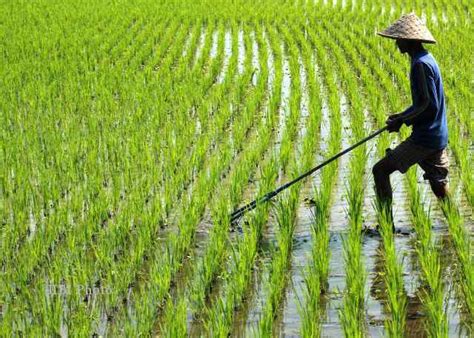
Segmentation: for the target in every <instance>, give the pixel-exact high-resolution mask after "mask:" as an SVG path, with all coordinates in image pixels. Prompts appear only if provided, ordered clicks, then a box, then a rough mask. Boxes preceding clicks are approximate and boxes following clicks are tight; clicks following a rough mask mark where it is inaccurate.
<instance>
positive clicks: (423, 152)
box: [386, 138, 449, 184]
mask: <svg viewBox="0 0 474 338" xmlns="http://www.w3.org/2000/svg"><path fill="white" fill-rule="evenodd" d="M386 158H387V159H388V160H389V161H390V162H391V163H392V164H393V165H394V167H395V168H397V169H398V171H400V172H401V173H406V171H407V170H408V168H410V167H411V166H412V165H414V164H415V163H418V165H419V166H420V167H421V168H422V169H423V171H424V172H425V174H424V175H423V178H424V179H425V180H429V181H431V182H433V183H438V184H439V183H441V184H447V183H448V178H447V177H448V170H449V159H448V154H447V152H446V148H444V149H441V150H433V149H430V148H425V147H423V146H420V145H418V144H415V143H413V141H412V140H411V139H410V138H408V139H406V140H405V141H403V142H402V143H400V144H399V145H398V146H397V147H395V149H387V153H386Z"/></svg>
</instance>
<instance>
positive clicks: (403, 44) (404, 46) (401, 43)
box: [395, 39, 408, 54]
mask: <svg viewBox="0 0 474 338" xmlns="http://www.w3.org/2000/svg"><path fill="white" fill-rule="evenodd" d="M395 43H396V44H397V47H398V50H399V51H400V53H402V54H403V53H406V52H408V41H406V40H404V39H397V40H396V42H395Z"/></svg>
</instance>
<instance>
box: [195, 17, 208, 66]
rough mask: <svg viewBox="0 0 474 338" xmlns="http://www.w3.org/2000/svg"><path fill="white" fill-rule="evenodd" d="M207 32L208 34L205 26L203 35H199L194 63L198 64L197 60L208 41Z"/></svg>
mask: <svg viewBox="0 0 474 338" xmlns="http://www.w3.org/2000/svg"><path fill="white" fill-rule="evenodd" d="M206 34H207V28H206V27H205V26H203V27H202V31H201V35H200V36H199V42H198V46H197V49H196V54H195V55H194V65H196V63H197V61H198V60H199V58H200V57H201V53H202V49H203V47H204V42H205V41H206Z"/></svg>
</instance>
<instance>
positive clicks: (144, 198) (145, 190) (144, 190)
mask: <svg viewBox="0 0 474 338" xmlns="http://www.w3.org/2000/svg"><path fill="white" fill-rule="evenodd" d="M144 191H146V190H144ZM143 199H145V198H143Z"/></svg>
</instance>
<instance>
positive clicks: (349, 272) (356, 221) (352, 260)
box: [328, 39, 366, 337]
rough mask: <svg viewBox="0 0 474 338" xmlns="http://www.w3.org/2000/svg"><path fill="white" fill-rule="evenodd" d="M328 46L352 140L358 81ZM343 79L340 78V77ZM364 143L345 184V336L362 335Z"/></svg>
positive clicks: (360, 124)
mask: <svg viewBox="0 0 474 338" xmlns="http://www.w3.org/2000/svg"><path fill="white" fill-rule="evenodd" d="M328 42H329V45H328V49H329V50H331V52H332V55H333V57H334V58H335V60H336V62H337V64H339V65H340V70H341V80H340V81H341V85H342V87H343V89H344V90H345V93H346V95H347V100H348V103H349V105H350V106H349V113H350V117H351V127H352V128H351V139H352V140H353V142H352V143H354V142H356V141H357V140H360V139H362V138H363V137H364V136H365V135H364V134H365V133H364V113H363V104H362V102H361V98H360V96H359V94H358V85H357V83H356V82H355V80H354V78H353V74H351V71H350V70H349V69H348V65H347V62H346V61H345V59H344V57H343V55H342V53H341V51H340V49H339V48H337V46H336V44H335V43H334V42H333V41H331V40H330V39H328ZM342 79H343V80H342ZM365 163H366V156H365V145H364V146H361V147H359V148H357V149H355V150H354V151H353V152H352V154H351V159H350V163H349V170H350V172H349V185H348V186H346V189H347V192H346V199H347V203H348V216H349V231H348V234H347V237H344V238H343V248H344V252H343V254H344V262H345V271H346V290H345V291H344V295H343V300H342V302H343V305H342V308H341V309H340V310H339V319H340V321H341V325H342V328H343V330H344V334H345V336H346V337H362V336H364V335H365V333H364V332H365V329H366V325H365V310H364V309H365V281H366V272H365V267H364V263H363V260H362V255H361V254H362V237H361V232H362V205H363V197H364V183H363V181H362V179H363V177H364V171H365Z"/></svg>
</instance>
